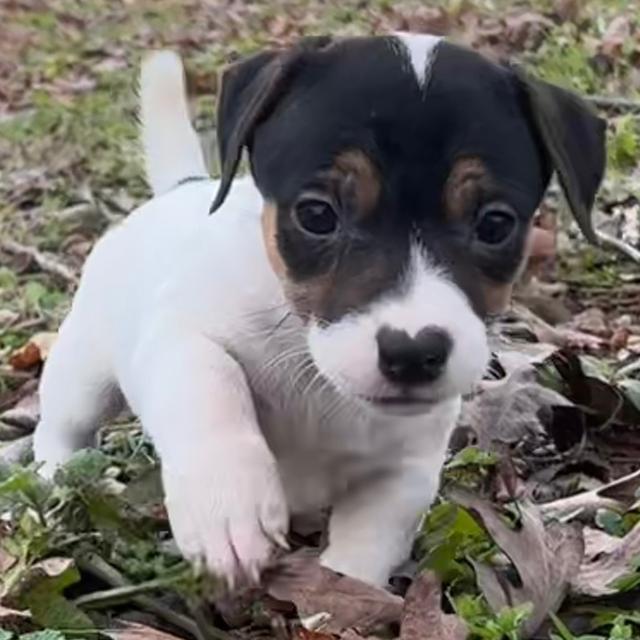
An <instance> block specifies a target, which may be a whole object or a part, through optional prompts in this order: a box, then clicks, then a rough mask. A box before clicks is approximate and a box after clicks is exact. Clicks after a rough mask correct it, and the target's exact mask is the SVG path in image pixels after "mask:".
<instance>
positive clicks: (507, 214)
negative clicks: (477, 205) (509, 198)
mask: <svg viewBox="0 0 640 640" xmlns="http://www.w3.org/2000/svg"><path fill="white" fill-rule="evenodd" d="M516 222H517V220H516V215H515V213H514V212H513V209H511V207H509V206H508V205H506V204H502V203H499V202H493V203H491V204H487V205H485V206H483V207H482V209H480V212H479V213H478V219H477V222H476V228H475V233H476V238H477V239H478V240H479V241H480V242H482V243H483V244H487V245H493V246H496V245H500V244H502V243H503V242H505V241H506V240H507V239H508V238H509V237H510V236H511V234H512V233H513V231H514V230H515V228H516Z"/></svg>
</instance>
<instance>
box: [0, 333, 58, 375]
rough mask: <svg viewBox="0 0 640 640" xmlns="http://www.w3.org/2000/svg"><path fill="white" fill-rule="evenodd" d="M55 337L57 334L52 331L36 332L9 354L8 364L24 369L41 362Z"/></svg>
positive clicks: (45, 357) (47, 353) (20, 369)
mask: <svg viewBox="0 0 640 640" xmlns="http://www.w3.org/2000/svg"><path fill="white" fill-rule="evenodd" d="M56 338H57V334H56V333H53V332H49V331H43V332H42V333H36V334H35V335H34V336H33V337H32V338H31V339H30V340H29V341H28V342H27V343H26V344H25V345H23V346H22V347H20V348H19V349H17V350H16V351H14V352H13V353H12V354H11V356H9V364H10V365H11V366H12V367H13V368H14V369H17V370H19V371H24V370H26V369H31V368H32V367H35V366H36V365H39V364H41V363H43V362H44V361H45V360H46V359H47V357H48V355H49V352H50V351H51V347H52V346H53V343H54V342H55V340H56Z"/></svg>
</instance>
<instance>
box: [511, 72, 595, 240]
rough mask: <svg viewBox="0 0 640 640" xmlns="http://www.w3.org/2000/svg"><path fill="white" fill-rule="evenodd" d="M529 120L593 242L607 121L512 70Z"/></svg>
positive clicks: (572, 96) (583, 104)
mask: <svg viewBox="0 0 640 640" xmlns="http://www.w3.org/2000/svg"><path fill="white" fill-rule="evenodd" d="M514 71H515V74H516V76H517V78H518V80H519V82H520V84H521V86H522V87H523V89H524V94H525V97H526V100H527V104H528V106H529V109H530V116H531V118H532V120H533V124H534V127H535V129H536V131H537V133H538V136H539V138H540V140H541V142H542V144H543V147H544V149H545V150H546V152H547V154H548V156H549V159H550V161H551V164H552V165H553V168H554V169H555V170H556V172H557V174H558V178H559V180H560V185H561V187H562V190H563V192H564V195H565V197H566V199H567V201H568V203H569V208H570V209H571V212H572V213H573V217H574V218H575V220H576V222H577V223H578V226H579V227H580V229H581V231H582V233H583V234H584V235H585V236H586V238H587V239H588V240H589V241H590V242H594V243H596V242H597V236H596V234H595V231H594V230H593V225H592V221H591V210H592V208H593V203H594V201H595V197H596V192H597V191H598V188H599V187H600V183H601V182H602V178H603V175H604V170H605V164H606V146H605V131H606V122H605V121H604V120H603V119H602V118H600V117H598V116H597V115H596V114H595V112H594V111H593V110H592V109H591V107H590V106H589V105H588V104H587V103H586V102H585V101H584V100H582V99H581V98H579V97H578V96H577V95H575V94H573V93H571V92H570V91H566V90H565V89H561V88H560V87H556V86H554V85H552V84H549V83H548V82H544V81H542V80H538V79H536V78H532V77H531V76H529V75H528V74H526V73H525V72H524V71H523V70H522V69H518V68H514Z"/></svg>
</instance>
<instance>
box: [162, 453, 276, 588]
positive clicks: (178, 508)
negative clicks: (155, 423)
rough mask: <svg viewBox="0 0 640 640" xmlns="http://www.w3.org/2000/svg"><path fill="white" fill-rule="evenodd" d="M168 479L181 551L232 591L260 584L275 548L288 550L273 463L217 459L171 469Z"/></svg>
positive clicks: (174, 528)
mask: <svg viewBox="0 0 640 640" xmlns="http://www.w3.org/2000/svg"><path fill="white" fill-rule="evenodd" d="M249 457H251V456H249ZM260 457H261V456H259V458H260ZM163 480H164V489H165V496H166V497H165V500H166V504H167V510H168V512H169V520H170V523H171V528H172V531H173V535H174V537H175V540H176V543H177V545H178V548H179V549H180V551H181V553H182V554H183V555H184V556H185V557H186V558H188V559H189V560H191V561H193V562H194V563H195V564H196V565H197V566H199V567H204V568H206V569H207V570H208V571H209V572H211V573H213V574H214V575H216V576H217V577H219V578H222V579H223V580H224V581H225V582H226V584H227V585H228V587H229V588H233V587H234V586H236V585H238V584H244V583H247V582H254V583H257V582H258V580H259V577H260V570H261V569H262V568H263V567H265V565H267V564H268V562H269V560H270V559H271V557H272V554H273V551H274V549H275V547H276V546H282V547H284V546H286V537H285V536H286V533H287V529H288V512H287V505H286V502H285V497H284V493H283V491H282V487H281V484H280V478H279V476H278V473H277V469H276V466H275V463H274V462H273V461H271V460H268V461H266V462H265V461H263V460H261V459H258V460H256V459H255V458H254V459H252V460H251V459H249V460H247V459H244V460H234V461H233V463H232V462H231V460H225V461H223V462H221V461H220V458H219V457H218V456H216V457H215V459H211V460H209V461H208V462H207V463H206V464H202V463H198V464H193V465H190V468H167V467H165V468H164V470H163Z"/></svg>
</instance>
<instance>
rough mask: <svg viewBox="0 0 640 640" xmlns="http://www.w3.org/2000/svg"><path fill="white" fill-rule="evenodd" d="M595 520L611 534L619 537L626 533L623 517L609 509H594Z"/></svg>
mask: <svg viewBox="0 0 640 640" xmlns="http://www.w3.org/2000/svg"><path fill="white" fill-rule="evenodd" d="M595 522H596V524H597V525H598V527H600V528H601V529H603V530H604V531H606V532H607V533H608V534H609V535H611V536H616V537H618V538H621V537H622V536H624V535H625V533H627V531H626V527H625V522H624V518H623V517H622V516H621V515H620V514H619V513H616V512H615V511H611V510H610V509H598V510H597V511H596V517H595Z"/></svg>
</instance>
